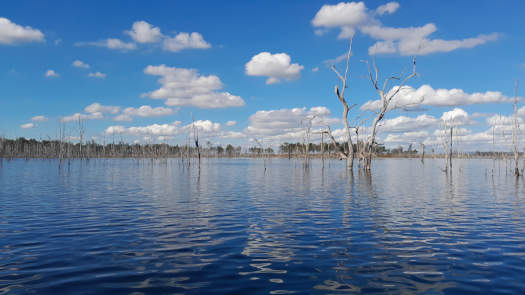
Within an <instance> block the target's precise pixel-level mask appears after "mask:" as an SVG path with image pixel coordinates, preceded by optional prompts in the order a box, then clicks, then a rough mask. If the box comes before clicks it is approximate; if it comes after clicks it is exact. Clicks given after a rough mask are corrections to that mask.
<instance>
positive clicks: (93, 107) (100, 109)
mask: <svg viewBox="0 0 525 295" xmlns="http://www.w3.org/2000/svg"><path fill="white" fill-rule="evenodd" d="M84 111H85V112H86V113H90V114H95V113H108V114H116V113H118V112H119V111H120V107H117V106H105V105H101V104H100V103H98V102H95V103H92V104H90V105H88V106H87V107H85V108H84Z"/></svg>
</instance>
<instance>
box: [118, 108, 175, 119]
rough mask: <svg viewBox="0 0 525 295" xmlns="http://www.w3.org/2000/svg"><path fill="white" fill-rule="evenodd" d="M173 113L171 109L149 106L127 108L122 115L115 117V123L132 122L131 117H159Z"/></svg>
mask: <svg viewBox="0 0 525 295" xmlns="http://www.w3.org/2000/svg"><path fill="white" fill-rule="evenodd" d="M174 113H175V111H174V110H173V109H171V108H165V107H156V108H152V107H151V106H146V105H144V106H141V107H139V108H132V107H128V108H125V109H124V110H123V111H122V114H120V115H118V116H117V117H115V119H114V120H115V121H132V120H133V117H161V116H168V115H172V114H174Z"/></svg>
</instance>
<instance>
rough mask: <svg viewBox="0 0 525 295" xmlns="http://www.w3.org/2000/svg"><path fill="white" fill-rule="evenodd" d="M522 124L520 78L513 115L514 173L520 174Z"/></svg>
mask: <svg viewBox="0 0 525 295" xmlns="http://www.w3.org/2000/svg"><path fill="white" fill-rule="evenodd" d="M519 130H520V124H519V121H518V80H516V81H515V83H514V115H513V117H512V145H513V146H514V174H515V175H516V176H520V169H519V157H520V153H519V142H518V133H519Z"/></svg>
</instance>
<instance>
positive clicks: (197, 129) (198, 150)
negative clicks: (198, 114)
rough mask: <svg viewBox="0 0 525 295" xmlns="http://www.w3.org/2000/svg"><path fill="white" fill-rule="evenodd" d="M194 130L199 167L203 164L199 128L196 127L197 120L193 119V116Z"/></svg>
mask: <svg viewBox="0 0 525 295" xmlns="http://www.w3.org/2000/svg"><path fill="white" fill-rule="evenodd" d="M191 121H192V124H191V126H192V129H193V141H194V142H195V148H197V156H198V157H199V165H200V163H201V150H200V148H199V127H196V126H195V119H193V114H192V115H191Z"/></svg>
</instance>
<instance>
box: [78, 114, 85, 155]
mask: <svg viewBox="0 0 525 295" xmlns="http://www.w3.org/2000/svg"><path fill="white" fill-rule="evenodd" d="M85 131H86V126H85V124H84V121H83V120H82V119H81V118H80V116H78V138H79V154H80V155H79V157H80V158H81V159H82V158H83V157H84V156H83V154H82V139H83V138H84V133H85Z"/></svg>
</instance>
